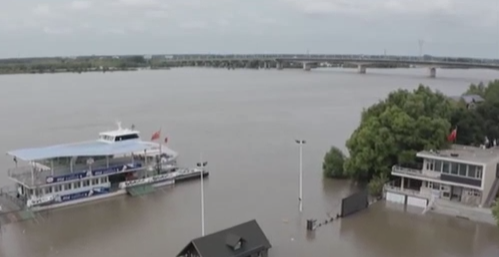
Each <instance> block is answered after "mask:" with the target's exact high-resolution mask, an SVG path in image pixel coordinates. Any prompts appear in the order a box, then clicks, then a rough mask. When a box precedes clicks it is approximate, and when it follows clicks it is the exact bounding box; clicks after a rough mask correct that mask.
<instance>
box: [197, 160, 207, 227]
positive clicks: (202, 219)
mask: <svg viewBox="0 0 499 257" xmlns="http://www.w3.org/2000/svg"><path fill="white" fill-rule="evenodd" d="M199 159H200V162H198V163H197V166H198V167H200V168H201V172H200V174H201V175H200V176H201V236H204V167H206V165H208V162H203V154H200V158H199Z"/></svg>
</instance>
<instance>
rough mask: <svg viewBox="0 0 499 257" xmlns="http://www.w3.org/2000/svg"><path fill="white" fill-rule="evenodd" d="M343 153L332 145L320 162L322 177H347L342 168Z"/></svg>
mask: <svg viewBox="0 0 499 257" xmlns="http://www.w3.org/2000/svg"><path fill="white" fill-rule="evenodd" d="M345 158H346V157H345V154H343V152H342V151H341V150H340V149H339V148H337V147H335V146H333V147H331V149H330V150H329V152H327V153H326V156H324V162H323V163H322V170H323V171H324V177H328V178H345V177H347V176H346V174H345V172H344V170H343V166H344V162H345Z"/></svg>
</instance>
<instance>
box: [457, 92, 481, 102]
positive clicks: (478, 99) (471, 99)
mask: <svg viewBox="0 0 499 257" xmlns="http://www.w3.org/2000/svg"><path fill="white" fill-rule="evenodd" d="M461 99H463V101H464V102H466V103H467V104H469V103H479V102H483V101H485V100H484V99H483V97H481V96H479V95H473V94H471V95H463V96H461Z"/></svg>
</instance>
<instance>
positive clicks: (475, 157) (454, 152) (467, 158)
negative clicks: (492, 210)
mask: <svg viewBox="0 0 499 257" xmlns="http://www.w3.org/2000/svg"><path fill="white" fill-rule="evenodd" d="M417 156H418V157H422V158H433V159H437V160H448V161H455V162H465V163H470V164H476V165H482V164H487V163H490V162H492V161H497V160H498V159H499V147H492V148H488V149H484V148H480V147H474V146H464V145H452V147H451V149H445V150H438V151H437V150H433V151H421V152H419V153H418V154H417Z"/></svg>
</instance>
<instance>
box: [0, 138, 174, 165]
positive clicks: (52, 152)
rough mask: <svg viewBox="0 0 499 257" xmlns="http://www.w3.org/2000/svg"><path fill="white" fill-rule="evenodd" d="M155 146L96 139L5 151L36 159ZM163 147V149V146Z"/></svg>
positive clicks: (128, 141)
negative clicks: (107, 141)
mask: <svg viewBox="0 0 499 257" xmlns="http://www.w3.org/2000/svg"><path fill="white" fill-rule="evenodd" d="M155 148H158V144H157V143H152V142H145V141H141V140H127V141H120V142H114V143H106V142H103V141H99V140H96V141H87V142H79V143H71V144H63V145H54V146H47V147H38V148H26V149H19V150H13V151H9V152H7V154H8V155H11V156H14V157H16V158H18V159H20V160H24V161H36V160H43V159H52V158H57V157H73V156H106V155H108V156H109V155H115V154H125V153H132V152H139V151H144V150H149V149H155ZM163 149H165V147H164V146H163ZM165 150H166V151H165V152H166V153H168V152H171V153H174V152H173V151H172V150H170V149H165Z"/></svg>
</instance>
